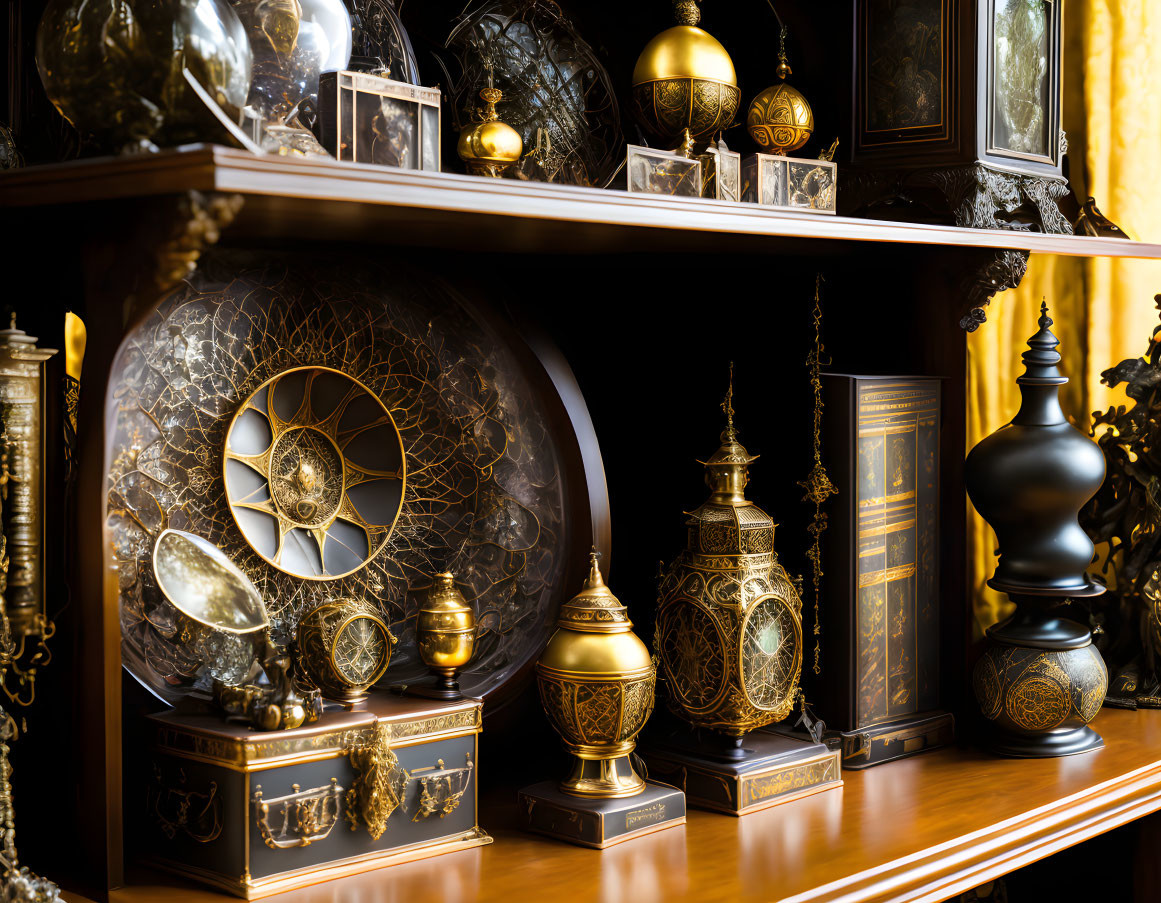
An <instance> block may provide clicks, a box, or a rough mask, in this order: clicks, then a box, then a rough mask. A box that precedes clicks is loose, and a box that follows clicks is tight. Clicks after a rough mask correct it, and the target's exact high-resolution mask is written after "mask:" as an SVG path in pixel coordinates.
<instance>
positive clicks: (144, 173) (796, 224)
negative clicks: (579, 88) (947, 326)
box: [0, 145, 1161, 258]
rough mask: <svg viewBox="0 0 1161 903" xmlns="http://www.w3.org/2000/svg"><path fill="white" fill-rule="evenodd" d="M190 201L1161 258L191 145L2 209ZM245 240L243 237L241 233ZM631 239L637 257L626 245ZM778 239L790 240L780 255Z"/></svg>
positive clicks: (482, 226)
mask: <svg viewBox="0 0 1161 903" xmlns="http://www.w3.org/2000/svg"><path fill="white" fill-rule="evenodd" d="M186 191H203V192H208V191H218V192H226V193H238V194H241V195H244V196H245V197H246V198H247V202H246V204H245V206H244V208H243V211H242V214H241V217H240V220H239V223H240V231H241V232H242V233H243V234H247V233H251V232H252V234H255V235H261V236H263V237H266V238H279V237H286V236H294V235H297V236H299V237H303V238H307V239H309V238H313V237H318V238H328V239H341V240H363V241H367V242H383V241H396V240H398V241H400V242H401V243H430V242H434V243H436V244H439V245H448V246H462V247H476V248H493V247H501V248H510V249H513V250H558V251H622V252H623V251H626V250H654V249H671V250H688V249H691V248H713V249H714V250H721V249H726V250H732V249H739V250H759V251H762V250H765V251H771V250H775V251H777V250H782V249H786V250H788V251H792V252H795V253H797V251H798V247H797V243H796V240H797V242H798V243H801V242H805V243H807V244H814V245H816V244H817V243H818V242H820V241H824V242H893V243H903V244H913V245H937V246H948V247H966V248H1013V249H1016V250H1023V251H1030V252H1039V253H1047V254H1063V255H1074V256H1090V257H1144V258H1161V244H1151V243H1147V242H1137V241H1125V240H1123V239H1106V238H1091V237H1082V236H1068V235H1045V234H1043V233H1039V232H1015V231H1000V230H988V229H961V228H956V227H953V226H930V225H922V224H917V223H898V222H886V221H880V220H869V219H855V218H850V217H836V216H826V215H823V214H809V213H784V212H778V211H774V210H769V209H766V208H762V207H759V206H758V205H756V204H741V203H731V202H724V201H712V200H704V199H685V198H668V197H660V196H656V195H645V194H629V193H628V192H624V191H605V190H600V189H594V188H578V187H574V186H568V185H550V184H545V183H540V182H521V181H516V180H509V179H486V178H477V177H473V176H466V175H459V174H454V173H423V172H414V171H409V170H401V169H392V168H387V167H377V166H367V165H360V164H353V163H339V162H336V161H334V160H314V159H303V158H288V157H277V156H257V155H254V154H251V153H249V152H247V151H242V150H235V149H232V148H227V147H221V146H218V145H190V146H188V147H184V148H179V149H176V150H171V151H165V152H162V153H158V154H148V155H141V156H121V157H102V158H93V159H85V160H77V161H72V162H69V163H60V164H52V165H45V166H34V167H28V168H25V169H21V170H15V171H10V172H6V173H3V174H0V208H4V207H8V208H29V207H38V206H55V205H71V204H81V203H87V202H108V201H117V200H125V199H131V198H145V197H150V196H156V195H165V194H174V193H179V192H186ZM236 230H239V226H235V227H234V229H232V230H231V231H236ZM627 239H628V242H629V243H628V244H626V240H627ZM771 239H783V240H790V241H789V242H786V241H783V242H782V243H781V244H780V245H775V244H772V243H771Z"/></svg>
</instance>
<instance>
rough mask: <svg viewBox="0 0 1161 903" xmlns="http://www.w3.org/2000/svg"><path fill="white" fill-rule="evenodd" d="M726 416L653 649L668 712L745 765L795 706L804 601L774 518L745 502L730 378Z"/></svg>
mask: <svg viewBox="0 0 1161 903" xmlns="http://www.w3.org/2000/svg"><path fill="white" fill-rule="evenodd" d="M722 409H723V410H724V411H725V413H726V429H725V432H723V433H722V436H721V443H722V444H721V446H720V447H719V448H718V450H717V451H716V452H715V453H714V454H713V455H712V456H711V457H710V458H709V459H708V460H706V461H703V462H700V463H702V464H704V466H705V469H706V483H707V484H708V486H709V488H710V496H709V498H708V499H707V500H706V501H705V502H704V503H703V504H702V505H701V506H700V507H698V508H696V509H695V510H694V511H692V512H690V514H689V517H688V520H687V521H686V526H687V528H688V534H687V535H688V539H687V545H686V548H685V551H683V552H682V553H681V554H680V555H679V556H678V557H677V559H676V560H675V561H674V562H673V563H672V564H671V565H670V566H669V567H668V568H667V569H666V570H665V571H664V572H663V574H662V578H661V587H660V591H659V597H658V604H657V634H656V636H657V646H656V648H657V651H658V656H659V668H660V671H661V676H662V679H663V680H664V681H665V684H666V686H667V688H668V694H667V699H668V706H669V708H670V710H671V711H673V713H674V714H675V715H677V716H678V717H680V718H682V719H683V720H685V721H686V722H688V723H689V724H691V725H693V726H694V727H697V728H709V729H712V730H714V731H717V732H719V733H720V734H723V735H725V737H727V738H729V744H730V745H732V747H733V748H734V750H735V751H736V753H737V754H739V755H740V749H739V745H740V742H741V738H742V737H743V735H744V734H746V733H747V732H749V731H751V730H754V729H755V728H759V727H762V726H764V725H767V724H773V723H774V722H777V721H781V720H782V719H784V718H785V717H786V716H787V715H789V714H790V712H791V710H792V708H793V706H794V703H795V701H796V699H797V698H798V679H799V675H800V673H801V669H802V621H801V611H802V601H801V599H800V598H799V595H798V592H797V591H796V590H795V587H794V584H793V583H792V582H791V580H790V577H789V576H788V575H787V573H786V571H785V569H783V567H782V565H781V564H780V563H779V562H778V556H777V554H776V553H775V551H774V527H775V524H774V520H773V518H771V517H770V515H769V514H767V513H766V512H765V511H763V510H762V509H761V508H759V507H758V506H757V505H755V504H754V503H753V502H751V501H749V500H748V499H747V498H746V496H745V488H746V484H747V483H748V482H749V467H750V464H752V463H753V462H754V461H756V460H757V457H756V456H754V455H751V454H750V453H749V452H748V451H747V450H746V448H745V447H744V446H743V445H742V444H741V443H740V442H739V441H738V437H737V432H736V430H735V429H734V408H733V379H732V368H731V384H730V389H729V391H728V392H727V394H726V400H725V402H723V404H722Z"/></svg>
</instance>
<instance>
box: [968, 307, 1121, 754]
mask: <svg viewBox="0 0 1161 903" xmlns="http://www.w3.org/2000/svg"><path fill="white" fill-rule="evenodd" d="M1039 325H1040V329H1039V331H1038V332H1037V333H1036V334H1035V335H1034V336H1032V338H1030V339H1029V340H1028V350H1027V351H1025V352H1024V355H1023V360H1024V364H1025V367H1026V370H1025V372H1024V375H1023V376H1021V377H1019V378H1018V379H1017V380H1016V382H1017V383H1018V384H1019V386H1020V395H1021V403H1020V411H1019V413H1018V414H1017V415H1016V416H1015V418H1013V420H1012V422H1011V423H1009V424H1008V425H1007V426H1005V427H1002V428H1001V429H999V430H997V431H996V432H994V433H992V435H990V436H988V437H987V438H986V439H984V440H983V441H982V442H980V443H979V444H978V445H977V446H976V447H975V448H973V449H972V450H971V452H970V453H969V454H968V457H967V462H966V463H965V467H964V482H965V483H966V484H967V491H968V496H969V497H970V498H971V500H972V504H974V505H975V506H976V510H977V511H979V513H980V515H981V516H982V517H983V518H984V519H985V520H986V521H987V522H988V523H989V524H991V525H992V527H993V529H995V531H996V538H997V540H998V543H999V556H1000V559H999V562H998V563H997V565H996V572H995V574H994V575H993V577H992V579H991V580H989V581H988V585H989V586H991V587H992V588H994V589H997V590H999V591H1000V592H1004V593H1007V594H1008V597H1009V598H1010V599H1011V600H1012V601H1013V602H1015V603H1016V613H1015V614H1014V615H1012V617H1010V618H1008V620H1006V621H1004V622H1002V623H1000V624H997V625H996V626H994V627H991V628H989V630H988V631H987V636H988V639H989V641H990V642H989V645H988V648H987V650H986V651H985V652H984V655H983V656H982V657H981V658H980V660H979V662H978V663H977V664H976V669H975V674H974V678H973V683H974V685H975V693H976V699H977V701H978V702H979V704H980V708H981V709H982V711H983V714H984V717H985V718H987V719H988V721H989V722H990V736H989V738H988V742H989V745H990V746H991V747H992V748H993V749H994V750H995V751H996V752H1000V753H1004V754H1006V755H1012V756H1067V755H1072V754H1074V753H1081V752H1087V751H1089V750H1092V749H1098V748H1099V747H1101V746H1102V745H1103V741H1102V740H1101V738H1100V735H1099V734H1097V733H1096V731H1094V730H1093V729H1092V728H1090V727H1088V723H1089V722H1090V721H1092V719H1093V718H1095V717H1096V714H1097V712H1098V711H1100V707H1101V703H1102V702H1104V698H1105V690H1106V689H1107V687H1108V671H1107V670H1106V668H1105V663H1104V660H1103V659H1102V658H1101V655H1100V653H1099V652H1098V651H1097V650H1096V647H1094V646H1093V645H1092V635H1091V634H1090V633H1089V631H1088V629H1087V628H1086V627H1084V626H1083V625H1082V624H1078V623H1077V622H1075V621H1071V620H1068V619H1066V618H1062V617H1059V616H1058V615H1057V614H1055V613H1054V611H1055V610H1056V609H1057V608H1058V607H1059V606H1060V605H1062V604H1063V603H1065V602H1067V601H1068V600H1069V599H1075V598H1081V597H1085V596H1097V595H1100V594H1101V593H1103V592H1104V587H1103V586H1101V585H1100V584H1097V583H1093V582H1092V581H1091V580H1090V579H1089V578H1088V576H1087V574H1086V573H1085V569H1086V568H1087V567H1088V565H1089V564H1090V563H1091V561H1092V556H1093V544H1092V542H1091V541H1090V540H1089V538H1088V536H1087V535H1086V534H1085V532H1084V530H1082V529H1081V527H1080V524H1079V523H1078V522H1077V514H1078V512H1079V511H1080V509H1081V508H1082V507H1083V506H1084V504H1085V503H1086V502H1087V501H1088V500H1089V499H1090V498H1092V496H1093V495H1094V494H1095V493H1096V491H1097V489H1099V488H1100V485H1101V481H1102V480H1103V479H1104V472H1105V461H1104V455H1103V454H1102V453H1101V451H1100V448H1099V447H1098V446H1097V445H1096V443H1095V442H1092V441H1091V440H1089V439H1088V438H1086V437H1085V436H1084V435H1082V434H1081V432H1080V431H1079V430H1077V429H1076V428H1075V427H1073V426H1072V425H1071V424H1070V423H1069V422H1068V421H1067V420H1066V419H1065V417H1064V412H1063V411H1061V409H1060V398H1059V393H1060V387H1061V386H1062V385H1064V384H1065V383H1067V382H1068V379H1067V378H1066V377H1064V376H1062V375H1061V373H1060V371H1059V369H1057V364H1059V363H1060V355H1059V354H1058V353H1057V352H1056V346H1057V345H1059V344H1060V343H1059V341H1057V338H1056V336H1054V335H1053V334H1052V332H1051V330H1050V329H1049V327H1050V326H1051V325H1052V320H1051V319H1050V318H1049V317H1048V309H1047V306H1044V305H1042V306H1041V308H1040V322H1039Z"/></svg>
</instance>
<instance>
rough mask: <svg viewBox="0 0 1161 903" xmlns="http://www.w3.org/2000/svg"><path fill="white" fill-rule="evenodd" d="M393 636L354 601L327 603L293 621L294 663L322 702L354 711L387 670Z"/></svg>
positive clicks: (374, 614) (376, 615)
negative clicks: (295, 639)
mask: <svg viewBox="0 0 1161 903" xmlns="http://www.w3.org/2000/svg"><path fill="white" fill-rule="evenodd" d="M395 642H396V640H395V636H394V635H393V634H392V633H391V630H390V629H389V628H388V627H387V625H386V623H384V621H383V619H382V618H381V617H380V616H379V613H378V612H377V611H375V609H374V608H372V607H371V606H370V605H369V604H367V603H366V602H363V601H359V600H355V599H331V600H329V601H327V602H324V603H323V604H322V605H319V606H318V607H317V608H315V609H313V610H311V611H310V612H308V613H307V614H306V616H305V617H303V618H302V620H301V621H299V622H298V662H299V665H300V666H301V667H302V670H303V671H304V672H305V673H306V675H307V677H308V678H309V679H310V681H311V682H312V683H313V684H314V685H315V686H316V687H318V688H319V689H320V690H321V691H322V694H323V695H324V696H325V697H326V698H327V699H334V700H336V701H337V702H341V703H344V704H345V705H349V706H354V705H357V704H359V703H361V702H362V701H363V700H364V699H366V698H367V690H368V689H369V688H370V686H371V685H372V684H373V683H375V681H377V680H378V679H379V678H380V677H382V676H383V673H384V672H385V671H386V670H387V665H388V664H390V662H391V647H392V645H393V644H394V643H395Z"/></svg>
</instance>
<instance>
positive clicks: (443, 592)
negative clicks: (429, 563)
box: [415, 571, 476, 699]
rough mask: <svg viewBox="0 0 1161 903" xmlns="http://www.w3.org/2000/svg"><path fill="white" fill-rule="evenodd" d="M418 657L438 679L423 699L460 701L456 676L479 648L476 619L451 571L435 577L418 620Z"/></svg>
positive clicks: (460, 696) (416, 640) (416, 621)
mask: <svg viewBox="0 0 1161 903" xmlns="http://www.w3.org/2000/svg"><path fill="white" fill-rule="evenodd" d="M415 642H416V645H417V646H418V647H419V657H420V658H421V659H423V663H424V664H425V665H427V667H429V668H431V670H432V671H434V672H436V674H437V675H438V678H437V680H436V684H435V687H433V688H425V689H424V695H426V696H434V697H438V698H442V699H460V698H462V697H463V694H462V693H461V692H460V685H459V681H457V680H456V674H457V672H458V671H459V670H460V669H461V668H463V667H464V666H465V665H467V663H468V662H469V661H471V659H472V653H473V652H474V651H475V648H476V615H475V612H473V611H472V607H471V606H470V605H468V603H467V600H465V599H464V596H463V593H461V592H460V591H459V589H458V588H457V587H456V583H455V577H454V576H453V575H452V574H451V573H450V572H448V571H444V572H443V573H441V574H436V575H435V581H434V582H433V583H432V586H431V590H430V591H429V592H428V594H427V600H426V601H425V602H424V603H423V605H422V606H421V607H420V609H419V613H418V614H417V615H416V619H415Z"/></svg>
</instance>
